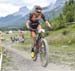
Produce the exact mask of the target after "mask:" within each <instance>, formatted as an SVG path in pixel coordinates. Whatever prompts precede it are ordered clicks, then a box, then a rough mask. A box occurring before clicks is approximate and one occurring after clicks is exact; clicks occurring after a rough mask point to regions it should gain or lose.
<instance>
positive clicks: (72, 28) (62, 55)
mask: <svg viewBox="0 0 75 71" xmlns="http://www.w3.org/2000/svg"><path fill="white" fill-rule="evenodd" d="M46 34H47V35H48V36H47V37H46V39H47V41H48V44H49V60H50V62H52V63H62V64H67V65H69V66H72V67H74V66H75V64H74V63H75V24H73V25H69V26H67V27H66V28H63V29H60V30H56V31H51V32H49V31H48V32H47V33H46ZM16 35H18V36H19V34H18V33H17V32H15V33H14V36H16ZM9 37H10V35H9V34H5V35H4V38H5V39H9ZM30 43H31V38H30V33H29V32H25V42H24V43H16V42H15V43H14V45H13V47H14V48H18V49H22V50H26V51H27V50H30V47H31V45H30Z"/></svg>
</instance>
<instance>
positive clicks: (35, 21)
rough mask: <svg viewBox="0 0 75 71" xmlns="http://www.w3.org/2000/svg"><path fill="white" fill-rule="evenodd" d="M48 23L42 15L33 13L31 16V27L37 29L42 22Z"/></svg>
mask: <svg viewBox="0 0 75 71" xmlns="http://www.w3.org/2000/svg"><path fill="white" fill-rule="evenodd" d="M41 19H43V21H46V19H45V16H44V15H43V14H42V13H31V14H30V16H29V20H30V27H31V28H33V29H36V28H37V27H38V25H39V24H40V20H41Z"/></svg>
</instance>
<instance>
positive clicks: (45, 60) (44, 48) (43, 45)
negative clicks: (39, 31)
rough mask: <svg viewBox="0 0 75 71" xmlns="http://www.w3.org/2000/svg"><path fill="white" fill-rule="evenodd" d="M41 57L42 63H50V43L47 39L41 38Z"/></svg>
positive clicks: (45, 64)
mask: <svg viewBox="0 0 75 71" xmlns="http://www.w3.org/2000/svg"><path fill="white" fill-rule="evenodd" d="M40 59H41V65H42V66H43V67H46V66H47V65H48V43H47V41H46V40H45V39H41V46H40Z"/></svg>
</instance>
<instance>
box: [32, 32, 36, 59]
mask: <svg viewBox="0 0 75 71" xmlns="http://www.w3.org/2000/svg"><path fill="white" fill-rule="evenodd" d="M35 37H36V33H35V32H34V31H31V44H32V45H31V47H32V49H31V56H32V58H34V55H35V54H34V43H35Z"/></svg>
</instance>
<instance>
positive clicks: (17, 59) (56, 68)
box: [2, 47, 73, 71]
mask: <svg viewBox="0 0 75 71" xmlns="http://www.w3.org/2000/svg"><path fill="white" fill-rule="evenodd" d="M7 50H8V53H9V55H10V57H11V60H10V62H9V65H8V66H4V67H3V69H2V71H73V70H70V68H69V67H67V66H65V65H57V64H53V63H49V65H48V66H47V67H46V68H44V67H42V66H41V65H40V60H39V59H38V60H37V61H36V62H34V61H32V59H31V56H30V53H27V52H25V51H21V50H18V49H16V48H12V47H8V48H7Z"/></svg>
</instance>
